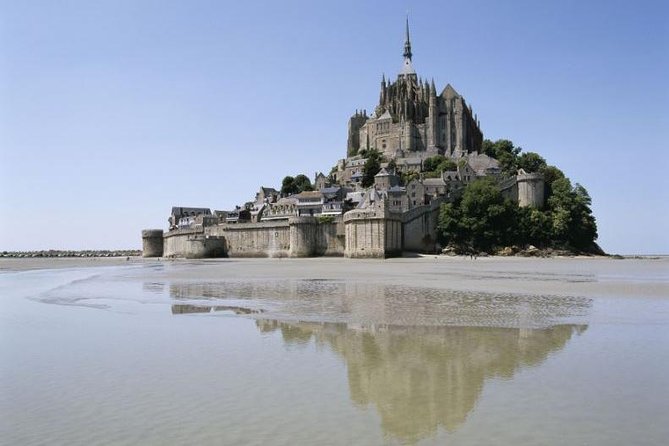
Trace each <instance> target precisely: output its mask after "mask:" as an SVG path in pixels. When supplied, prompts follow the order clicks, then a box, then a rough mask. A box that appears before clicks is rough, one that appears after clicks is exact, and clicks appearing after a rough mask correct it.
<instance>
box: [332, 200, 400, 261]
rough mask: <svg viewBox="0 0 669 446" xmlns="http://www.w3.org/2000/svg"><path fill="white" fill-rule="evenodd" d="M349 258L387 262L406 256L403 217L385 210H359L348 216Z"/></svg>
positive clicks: (346, 224) (346, 221) (351, 212)
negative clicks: (404, 254)
mask: <svg viewBox="0 0 669 446" xmlns="http://www.w3.org/2000/svg"><path fill="white" fill-rule="evenodd" d="M344 225H345V234H346V249H345V255H346V257H351V258H382V259H383V258H387V257H395V256H399V255H401V254H402V220H401V217H400V214H394V213H390V212H388V211H387V210H386V209H385V208H384V207H380V208H376V209H359V210H353V211H350V212H347V213H346V214H344Z"/></svg>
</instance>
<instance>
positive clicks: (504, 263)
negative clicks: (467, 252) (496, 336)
mask: <svg viewBox="0 0 669 446" xmlns="http://www.w3.org/2000/svg"><path fill="white" fill-rule="evenodd" d="M163 263H164V264H165V266H166V268H165V269H164V270H162V271H160V272H155V273H152V274H155V276H154V277H160V278H163V279H166V280H199V281H205V280H208V279H216V280H223V279H266V280H280V279H306V280H319V279H321V280H340V281H341V280H345V281H347V282H359V283H381V284H387V285H406V286H423V287H430V288H437V289H449V290H461V291H478V292H502V291H503V292H507V293H523V294H537V293H541V294H548V295H558V296H573V295H578V296H584V297H596V296H606V297H614V296H636V297H657V298H662V297H669V257H662V258H654V259H625V260H616V259H611V258H589V257H578V258H540V259H535V258H522V257H484V258H478V259H476V260H473V259H469V258H464V257H445V256H421V257H415V258H395V259H387V260H352V259H342V258H322V257H321V258H308V259H220V260H202V261H186V260H181V261H176V262H175V263H171V262H170V261H166V262H163ZM170 264H179V265H181V266H183V267H182V268H178V269H177V268H174V269H172V268H169V265H170ZM189 265H190V266H191V267H189Z"/></svg>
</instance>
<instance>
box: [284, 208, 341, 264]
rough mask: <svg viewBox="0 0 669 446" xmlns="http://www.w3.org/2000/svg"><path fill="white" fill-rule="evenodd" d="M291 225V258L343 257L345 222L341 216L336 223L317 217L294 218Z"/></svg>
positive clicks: (335, 220) (290, 222)
mask: <svg viewBox="0 0 669 446" xmlns="http://www.w3.org/2000/svg"><path fill="white" fill-rule="evenodd" d="M289 224H290V256H291V257H312V256H343V255H344V249H345V246H344V222H343V220H342V218H341V216H338V217H336V218H335V219H334V221H332V222H329V221H320V220H319V219H318V218H317V217H293V218H291V219H290V221H289Z"/></svg>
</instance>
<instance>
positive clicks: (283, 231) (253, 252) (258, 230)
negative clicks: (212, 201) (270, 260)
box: [206, 220, 290, 257]
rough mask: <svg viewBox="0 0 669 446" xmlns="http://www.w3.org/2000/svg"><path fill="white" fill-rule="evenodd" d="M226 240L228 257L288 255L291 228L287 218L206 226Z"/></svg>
mask: <svg viewBox="0 0 669 446" xmlns="http://www.w3.org/2000/svg"><path fill="white" fill-rule="evenodd" d="M206 231H207V232H208V233H210V234H215V235H216V236H218V237H221V238H223V240H224V241H225V253H226V255H227V256H228V257H288V255H289V250H290V228H289V225H288V222H287V221H286V220H275V221H269V222H261V223H235V224H222V225H217V226H210V227H208V228H206Z"/></svg>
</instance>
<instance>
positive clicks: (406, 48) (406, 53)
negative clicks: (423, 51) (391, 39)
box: [404, 15, 411, 62]
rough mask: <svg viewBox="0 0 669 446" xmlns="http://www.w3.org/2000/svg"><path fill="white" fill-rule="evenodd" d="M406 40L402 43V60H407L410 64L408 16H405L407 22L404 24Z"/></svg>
mask: <svg viewBox="0 0 669 446" xmlns="http://www.w3.org/2000/svg"><path fill="white" fill-rule="evenodd" d="M406 34H407V37H406V40H405V41H404V58H405V59H409V62H411V39H410V38H409V16H408V15H407V22H406Z"/></svg>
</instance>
